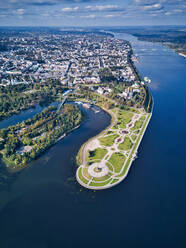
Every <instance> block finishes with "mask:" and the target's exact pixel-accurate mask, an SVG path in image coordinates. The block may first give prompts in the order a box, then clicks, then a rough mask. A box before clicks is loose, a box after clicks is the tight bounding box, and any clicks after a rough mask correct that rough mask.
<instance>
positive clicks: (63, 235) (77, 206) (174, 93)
mask: <svg viewBox="0 0 186 248" xmlns="http://www.w3.org/2000/svg"><path fill="white" fill-rule="evenodd" d="M116 37H117V38H122V39H127V40H130V41H131V44H132V46H133V48H134V51H135V53H137V54H138V58H139V63H137V64H136V66H137V68H138V69H139V71H140V73H141V75H142V76H148V77H150V78H151V80H152V83H151V85H150V88H151V91H152V94H153V97H154V101H155V106H154V113H153V116H152V119H151V122H150V124H149V127H148V129H147V131H146V134H145V136H144V138H143V141H142V143H141V145H140V148H139V152H138V159H137V160H135V162H134V163H133V165H132V168H131V170H130V172H129V175H128V177H127V178H126V180H125V181H123V182H122V183H121V184H120V185H118V186H116V187H114V188H112V189H109V190H105V191H101V192H94V191H89V190H86V189H84V188H82V187H81V186H79V185H78V184H77V183H76V181H75V171H76V165H75V156H76V154H77V151H78V149H79V148H80V146H81V144H82V143H83V142H85V141H86V140H87V139H88V138H89V137H92V136H94V135H95V134H97V133H99V132H100V131H101V130H103V129H104V128H105V127H106V126H107V125H108V124H109V122H110V117H109V116H108V115H107V114H106V113H104V112H102V111H101V112H100V113H98V114H95V113H94V112H93V111H91V110H87V114H88V119H87V121H86V122H85V123H84V124H83V125H82V126H81V127H80V128H79V129H77V130H75V131H74V132H73V133H71V134H70V135H68V136H67V137H65V139H64V140H61V141H60V142H59V143H57V144H56V145H55V146H54V147H52V148H51V149H50V150H49V151H47V152H46V153H45V154H44V155H43V156H42V157H41V158H40V159H38V160H36V161H34V162H33V163H32V164H31V166H30V167H29V168H27V169H25V170H24V171H22V172H20V173H18V174H14V175H7V178H9V180H7V181H6V178H5V179H4V180H5V181H6V185H2V188H1V191H0V209H1V210H0V247H2V248H12V247H14V248H18V247H19V248H62V247H64V248H79V247H81V248H84V247H86V248H87V247H89V248H93V247H94V248H95V247H102V248H105V247H107V248H110V247H112V248H113V247H116V248H120V247H121V248H123V247H126V248H136V247H138V248H149V247H151V248H155V247H159V248H175V247H179V248H184V247H186V236H185V230H186V211H185V209H186V156H185V150H186V149H185V148H186V132H185V126H186V70H185V68H186V59H185V58H183V57H181V56H178V55H177V54H175V53H174V52H173V51H170V50H168V49H167V48H166V47H163V46H162V45H160V44H153V43H148V42H141V41H138V40H137V39H136V38H134V37H132V36H129V35H125V34H117V36H116ZM1 169H2V167H1ZM0 187H1V186H0Z"/></svg>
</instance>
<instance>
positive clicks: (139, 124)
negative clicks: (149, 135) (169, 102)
mask: <svg viewBox="0 0 186 248" xmlns="http://www.w3.org/2000/svg"><path fill="white" fill-rule="evenodd" d="M144 120H145V116H142V117H141V118H140V119H139V120H138V121H136V122H135V124H134V127H133V128H132V130H137V129H140V128H141V127H142V125H143V122H144Z"/></svg>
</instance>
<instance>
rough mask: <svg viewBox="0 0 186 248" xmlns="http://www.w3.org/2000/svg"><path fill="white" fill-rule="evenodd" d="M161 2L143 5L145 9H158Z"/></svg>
mask: <svg viewBox="0 0 186 248" xmlns="http://www.w3.org/2000/svg"><path fill="white" fill-rule="evenodd" d="M161 7H162V6H161V4H160V3H155V4H152V5H146V6H144V9H145V10H154V9H159V8H161Z"/></svg>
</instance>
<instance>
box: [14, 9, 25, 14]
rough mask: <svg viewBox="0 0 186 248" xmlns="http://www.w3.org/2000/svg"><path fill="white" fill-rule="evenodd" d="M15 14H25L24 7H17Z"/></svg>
mask: <svg viewBox="0 0 186 248" xmlns="http://www.w3.org/2000/svg"><path fill="white" fill-rule="evenodd" d="M13 13H14V14H16V15H23V14H24V13H25V10H24V9H16V10H14V11H13Z"/></svg>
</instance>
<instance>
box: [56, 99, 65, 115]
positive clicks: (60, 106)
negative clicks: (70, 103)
mask: <svg viewBox="0 0 186 248" xmlns="http://www.w3.org/2000/svg"><path fill="white" fill-rule="evenodd" d="M66 100H67V96H65V97H64V99H63V101H62V102H61V104H60V105H59V107H58V109H57V112H59V111H60V109H61V108H62V106H63V104H64V103H65V102H66Z"/></svg>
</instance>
